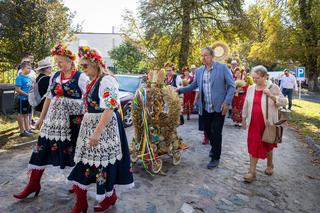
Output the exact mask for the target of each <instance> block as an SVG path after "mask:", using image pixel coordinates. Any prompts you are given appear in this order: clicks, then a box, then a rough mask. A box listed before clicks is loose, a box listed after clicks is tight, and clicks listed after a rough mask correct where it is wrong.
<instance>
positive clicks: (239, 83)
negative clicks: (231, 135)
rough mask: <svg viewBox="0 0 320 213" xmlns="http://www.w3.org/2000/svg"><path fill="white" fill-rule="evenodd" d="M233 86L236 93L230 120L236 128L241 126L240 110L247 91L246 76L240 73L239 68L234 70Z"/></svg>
mask: <svg viewBox="0 0 320 213" xmlns="http://www.w3.org/2000/svg"><path fill="white" fill-rule="evenodd" d="M234 76H235V84H236V93H235V95H234V96H233V98H232V116H231V118H232V120H233V122H234V123H235V126H236V127H240V126H241V122H242V108H243V104H244V99H245V97H246V92H247V89H248V84H247V82H246V75H245V72H244V70H243V72H241V71H240V68H239V67H237V68H236V69H235V70H234Z"/></svg>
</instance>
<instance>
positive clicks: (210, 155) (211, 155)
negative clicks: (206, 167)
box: [209, 149, 213, 158]
mask: <svg viewBox="0 0 320 213" xmlns="http://www.w3.org/2000/svg"><path fill="white" fill-rule="evenodd" d="M209 157H210V158H212V157H213V151H212V149H211V150H210V152H209Z"/></svg>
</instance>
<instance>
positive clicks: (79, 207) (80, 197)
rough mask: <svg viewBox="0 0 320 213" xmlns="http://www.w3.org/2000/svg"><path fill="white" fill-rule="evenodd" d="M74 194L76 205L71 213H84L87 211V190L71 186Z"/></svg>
mask: <svg viewBox="0 0 320 213" xmlns="http://www.w3.org/2000/svg"><path fill="white" fill-rule="evenodd" d="M73 187H74V192H75V193H76V204H75V205H74V207H73V209H72V212H71V213H86V212H87V210H88V201H87V190H83V189H81V188H79V187H78V186H75V185H74V186H73Z"/></svg>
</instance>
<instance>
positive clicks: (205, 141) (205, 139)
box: [202, 133, 209, 145]
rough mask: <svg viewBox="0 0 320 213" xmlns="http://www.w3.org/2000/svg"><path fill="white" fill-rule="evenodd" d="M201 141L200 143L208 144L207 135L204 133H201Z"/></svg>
mask: <svg viewBox="0 0 320 213" xmlns="http://www.w3.org/2000/svg"><path fill="white" fill-rule="evenodd" d="M203 135H204V136H203V141H202V144H203V145H206V144H209V137H208V135H207V134H206V133H203Z"/></svg>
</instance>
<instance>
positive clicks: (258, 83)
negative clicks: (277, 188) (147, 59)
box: [242, 65, 286, 183]
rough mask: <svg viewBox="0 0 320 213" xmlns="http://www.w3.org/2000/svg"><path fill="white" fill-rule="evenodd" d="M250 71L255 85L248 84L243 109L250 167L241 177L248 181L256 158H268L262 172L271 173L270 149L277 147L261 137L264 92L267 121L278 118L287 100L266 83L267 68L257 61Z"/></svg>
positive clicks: (250, 180)
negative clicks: (257, 63)
mask: <svg viewBox="0 0 320 213" xmlns="http://www.w3.org/2000/svg"><path fill="white" fill-rule="evenodd" d="M253 71H254V74H253V79H254V82H255V85H252V86H250V87H249V88H248V90H247V95H246V98H245V103H244V107H243V112H242V116H243V120H242V128H244V129H246V126H248V127H249V129H248V152H249V155H250V170H249V172H248V174H246V175H245V176H244V181H245V182H248V183H251V182H252V181H255V180H256V167H257V163H258V159H265V158H267V168H266V170H265V174H267V175H272V174H273V159H272V156H273V154H272V151H273V148H275V147H277V144H270V143H265V142H263V141H262V135H263V131H264V128H265V122H266V96H267V97H268V114H269V116H268V121H269V122H270V123H275V122H277V121H278V107H280V106H285V104H286V99H285V98H284V97H283V95H282V94H281V92H280V89H279V87H278V86H277V85H275V84H272V85H270V86H268V87H267V82H266V80H267V69H266V68H265V67H264V66H261V65H260V66H256V67H254V68H253Z"/></svg>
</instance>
